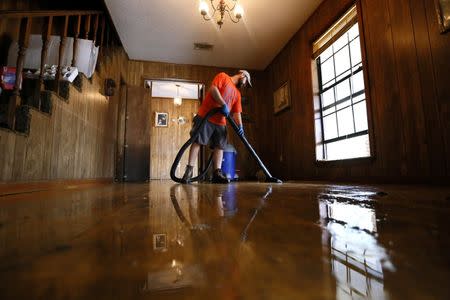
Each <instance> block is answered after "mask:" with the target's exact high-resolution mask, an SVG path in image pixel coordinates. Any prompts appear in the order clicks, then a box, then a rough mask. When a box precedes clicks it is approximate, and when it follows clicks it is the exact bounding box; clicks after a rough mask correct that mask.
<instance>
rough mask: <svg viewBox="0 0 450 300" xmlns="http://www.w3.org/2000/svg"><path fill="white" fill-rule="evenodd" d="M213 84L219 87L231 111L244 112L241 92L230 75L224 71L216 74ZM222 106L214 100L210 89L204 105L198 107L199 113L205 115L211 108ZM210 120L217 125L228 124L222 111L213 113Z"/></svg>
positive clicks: (201, 115)
mask: <svg viewBox="0 0 450 300" xmlns="http://www.w3.org/2000/svg"><path fill="white" fill-rule="evenodd" d="M211 85H212V86H213V85H214V86H216V87H217V89H218V90H219V92H220V94H221V95H222V98H223V100H224V101H225V103H226V104H227V106H228V108H229V109H230V112H232V113H240V112H242V105H241V92H239V90H238V89H237V88H236V86H235V85H234V83H233V81H231V77H230V76H228V75H227V74H225V73H223V72H222V73H219V74H217V75H216V77H214V80H213V81H212V83H211ZM220 106H221V105H220V104H219V103H217V102H216V101H215V100H214V98H213V96H212V95H211V93H210V92H209V91H208V93H207V94H206V97H205V99H204V100H203V102H202V105H200V108H199V109H198V114H199V116H200V117H204V116H205V115H206V114H207V113H208V112H209V111H210V110H211V109H213V108H216V107H220ZM208 121H210V122H211V123H214V124H217V125H226V124H227V121H226V119H225V116H224V115H222V114H221V113H217V114H215V115H213V116H212V117H210V118H209V120H208Z"/></svg>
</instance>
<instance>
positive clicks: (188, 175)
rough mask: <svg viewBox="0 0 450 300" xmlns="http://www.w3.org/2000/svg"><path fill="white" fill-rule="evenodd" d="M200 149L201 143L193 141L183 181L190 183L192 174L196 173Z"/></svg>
mask: <svg viewBox="0 0 450 300" xmlns="http://www.w3.org/2000/svg"><path fill="white" fill-rule="evenodd" d="M199 151H200V145H199V144H197V143H193V144H192V145H191V148H190V149H189V161H188V165H187V166H186V170H185V171H184V175H183V178H182V179H181V180H182V181H183V183H189V182H190V180H191V178H192V175H193V173H194V164H195V162H196V161H197V158H198V152H199Z"/></svg>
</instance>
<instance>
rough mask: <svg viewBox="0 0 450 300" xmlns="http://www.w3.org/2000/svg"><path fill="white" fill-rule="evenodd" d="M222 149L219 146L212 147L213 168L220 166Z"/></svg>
mask: <svg viewBox="0 0 450 300" xmlns="http://www.w3.org/2000/svg"><path fill="white" fill-rule="evenodd" d="M222 159H223V150H222V149H220V148H214V152H213V166H214V170H217V169H220V168H222Z"/></svg>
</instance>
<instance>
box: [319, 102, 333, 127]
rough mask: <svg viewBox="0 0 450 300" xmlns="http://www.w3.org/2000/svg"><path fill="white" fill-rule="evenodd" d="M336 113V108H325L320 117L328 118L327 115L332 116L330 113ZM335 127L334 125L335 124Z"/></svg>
mask: <svg viewBox="0 0 450 300" xmlns="http://www.w3.org/2000/svg"><path fill="white" fill-rule="evenodd" d="M335 111H336V106H334V105H333V106H331V107H330V108H327V109H325V110H324V111H323V112H322V116H324V117H326V116H328V115H329V114H332V113H334V112H335ZM335 125H336V124H335Z"/></svg>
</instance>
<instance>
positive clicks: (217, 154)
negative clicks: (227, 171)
mask: <svg viewBox="0 0 450 300" xmlns="http://www.w3.org/2000/svg"><path fill="white" fill-rule="evenodd" d="M222 158H223V150H222V149H220V148H214V152H213V166H214V173H213V178H212V182H213V183H229V182H230V180H228V178H226V177H225V176H224V175H223V173H222V169H221V168H222Z"/></svg>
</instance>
